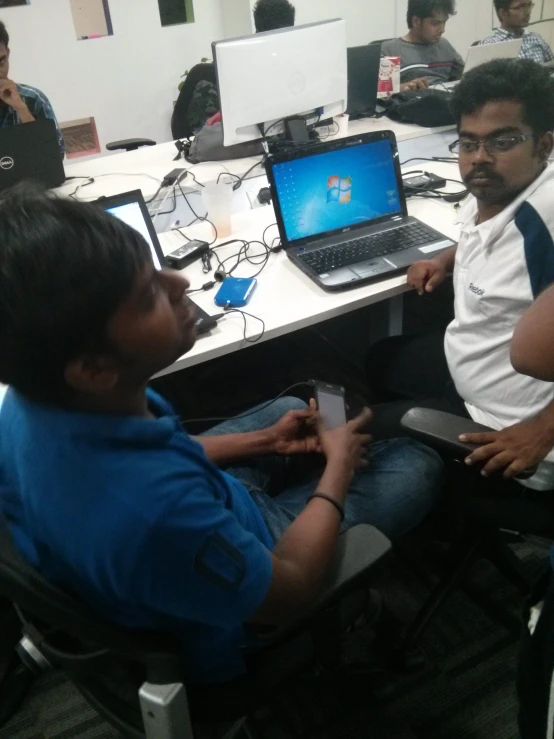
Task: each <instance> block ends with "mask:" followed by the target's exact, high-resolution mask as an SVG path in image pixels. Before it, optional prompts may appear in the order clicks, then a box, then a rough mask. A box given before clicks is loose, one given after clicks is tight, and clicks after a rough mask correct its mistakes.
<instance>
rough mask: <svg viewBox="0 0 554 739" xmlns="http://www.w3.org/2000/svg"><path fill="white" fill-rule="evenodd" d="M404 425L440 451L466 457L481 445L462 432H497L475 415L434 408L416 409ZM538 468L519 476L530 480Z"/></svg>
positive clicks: (404, 420) (410, 411)
mask: <svg viewBox="0 0 554 739" xmlns="http://www.w3.org/2000/svg"><path fill="white" fill-rule="evenodd" d="M400 424H401V426H402V428H403V429H404V431H406V432H407V433H408V434H409V435H410V436H411V437H412V438H414V439H417V440H418V441H421V442H423V443H424V444H426V445H427V446H430V447H433V449H436V450H437V451H439V452H445V453H447V454H449V455H450V456H452V457H454V459H465V458H466V457H467V456H469V455H470V454H471V453H472V452H474V451H475V450H476V449H477V448H478V444H466V443H464V442H462V441H460V439H459V436H460V434H479V433H486V432H489V431H494V429H491V428H490V427H489V426H483V425H482V424H480V423H476V422H475V421H473V420H472V419H471V418H462V416H455V415H453V414H452V413H444V411H436V410H432V409H430V408H412V409H411V410H409V411H408V412H407V413H406V414H405V415H404V416H403V417H402V420H401V422H400ZM536 471H537V467H536V466H535V467H532V468H530V469H528V470H525V472H522V473H521V475H518V478H517V479H518V480H527V479H528V478H530V477H532V476H533V475H534V474H535V473H536Z"/></svg>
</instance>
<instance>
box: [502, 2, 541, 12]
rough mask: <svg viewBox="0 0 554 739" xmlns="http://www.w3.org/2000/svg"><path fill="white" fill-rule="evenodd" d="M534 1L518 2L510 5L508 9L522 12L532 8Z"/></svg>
mask: <svg viewBox="0 0 554 739" xmlns="http://www.w3.org/2000/svg"><path fill="white" fill-rule="evenodd" d="M534 7H535V3H520V4H519V5H512V7H511V8H508V10H514V11H515V12H516V13H523V11H525V10H533V8H534Z"/></svg>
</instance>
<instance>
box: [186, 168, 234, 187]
mask: <svg viewBox="0 0 554 739" xmlns="http://www.w3.org/2000/svg"><path fill="white" fill-rule="evenodd" d="M218 163H219V162H218ZM221 166H223V165H221ZM191 170H192V167H191V168H190V169H187V175H186V176H188V175H189V174H190V176H191V177H192V179H193V180H194V181H195V182H196V184H197V185H198V187H206V185H205V184H204V183H203V182H199V181H198V180H197V179H196V175H195V174H194V172H192V171H191ZM222 174H223V173H222ZM228 174H231V173H230V172H229V171H228ZM186 176H185V179H186ZM180 184H181V183H180V182H179V185H180Z"/></svg>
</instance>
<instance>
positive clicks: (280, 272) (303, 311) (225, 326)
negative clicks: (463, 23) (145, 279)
mask: <svg viewBox="0 0 554 739" xmlns="http://www.w3.org/2000/svg"><path fill="white" fill-rule="evenodd" d="M427 168H429V169H431V170H432V171H433V172H435V173H437V174H441V175H442V176H444V177H448V178H452V179H458V177H459V173H458V168H457V166H456V165H454V164H439V163H436V164H433V165H431V164H429V165H428V167H427ZM407 169H410V167H408V168H407ZM453 189H454V190H455V189H456V185H453ZM408 202H409V212H410V215H414V216H416V217H418V218H420V219H421V220H423V221H424V222H426V223H428V224H429V225H431V226H433V227H434V228H436V229H437V230H439V231H441V232H442V233H444V234H446V235H447V236H449V237H450V238H452V239H454V240H457V239H458V236H459V228H458V226H456V225H455V223H454V221H455V220H456V210H455V208H454V206H453V205H449V204H447V203H445V202H443V201H441V200H423V199H418V198H415V199H412V200H410V201H408ZM274 222H275V216H274V212H273V208H272V207H271V206H268V207H266V208H261V209H257V210H254V211H246V212H242V213H239V214H238V215H235V216H234V217H233V238H240V239H245V240H252V239H259V238H260V237H261V235H262V232H263V229H264V228H265V227H266V226H268V225H269V224H271V223H274ZM208 228H209V227H208V226H207V225H205V224H204V225H201V226H198V227H196V228H194V229H188V235H189V236H194V237H197V238H202V237H204V238H206V239H208V238H209V232H208V231H207V230H204V229H208ZM274 230H275V234H276V235H277V228H275V229H274ZM272 235H273V231H271V232H269V233H268V240H270V238H271V237H272ZM160 241H161V243H162V248H163V249H164V252H165V253H168V252H170V251H173V250H174V249H176V248H177V247H178V246H179V245H180V244H182V243H183V239H182V237H181V236H179V235H178V234H177V233H176V232H173V233H167V234H162V235H161V237H160ZM238 248H239V246H238V245H236V244H235V245H233V246H229V247H224V248H222V249H220V250H218V253H219V255H220V258H222V259H223V258H225V256H230V255H231V254H235V253H236V252H237V251H238ZM255 271H256V268H255V267H253V266H252V265H249V264H248V263H244V264H241V265H240V267H239V269H238V270H237V271H236V272H235V273H234V274H235V276H239V277H240V276H250V275H252V274H253V273H254V272H255ZM184 274H186V276H187V279H189V281H190V283H191V288H193V289H194V288H197V287H201V286H202V285H203V284H204V283H205V282H208V281H209V280H210V279H212V275H213V273H212V275H206V274H203V273H202V269H201V264H200V262H195V263H194V264H192V265H190V266H189V267H187V268H186V269H185V270H184ZM216 289H217V288H213V289H212V290H210V291H209V292H202V293H196V294H194V295H192V296H191V297H192V299H193V300H194V301H195V302H196V303H197V304H198V305H199V306H200V307H202V308H203V309H204V310H205V311H206V312H207V313H209V314H210V315H215V314H217V313H221V312H222V311H221V309H220V308H218V307H217V306H216V305H215V304H214V300H213V298H214V294H215V292H216ZM406 290H407V286H406V276H405V275H404V274H400V275H397V276H393V277H391V278H389V279H387V280H381V281H379V282H375V283H370V284H368V285H363V286H362V287H359V288H356V289H354V290H347V291H343V292H337V293H328V292H325V291H323V290H322V289H321V288H319V287H318V286H317V285H316V284H315V283H314V282H312V281H311V280H310V279H309V278H308V277H306V276H305V275H304V274H303V273H302V272H301V271H300V270H299V269H298V268H297V267H295V266H294V265H293V264H292V262H291V261H290V260H289V259H288V258H287V256H286V254H284V253H283V252H280V253H278V254H274V255H272V256H271V257H270V259H269V262H268V264H267V266H266V267H265V269H264V270H263V272H262V273H261V274H260V275H259V277H258V286H257V288H256V290H255V292H254V293H253V295H252V298H251V299H250V302H249V303H248V306H247V308H246V309H245V310H247V311H248V312H249V313H251V314H252V315H254V316H259V317H260V318H262V319H263V320H264V322H265V333H264V336H263V338H262V339H261V341H268V340H270V339H275V338H277V337H279V336H283V335H284V334H287V333H290V332H292V331H297V330H299V329H302V328H306V327H307V326H312V325H315V324H317V323H320V322H322V321H326V320H328V319H330V318H334V317H336V316H340V315H344V314H347V313H350V312H351V311H355V310H357V309H359V308H363V307H365V306H369V305H372V304H375V303H378V302H381V301H384V300H387V299H389V298H393V297H395V296H399V295H401V294H402V293H403V292H405V291H406ZM260 329H261V324H260V323H259V322H258V321H255V320H253V319H248V322H247V336H251V337H254V336H257V335H258V334H259V333H260ZM243 331H244V322H243V319H242V316H241V315H240V314H237V313H232V314H229V315H227V316H225V317H224V318H222V319H221V320H220V323H219V324H218V326H217V327H216V328H215V329H214V330H213V332H211V334H209V335H206V336H202V337H200V338H199V339H198V341H197V343H196V345H195V346H194V348H193V349H192V350H191V351H190V352H189V353H188V354H186V355H185V356H183V357H181V358H180V359H179V360H177V362H175V363H174V364H173V365H171V366H170V367H168V368H166V369H165V370H163V371H162V372H161V373H160V375H165V374H169V373H171V372H176V371H178V370H181V369H184V368H186V367H192V366H194V365H196V364H200V363H202V362H206V361H208V360H210V359H215V358H217V357H221V356H223V355H225V354H230V353H231V352H234V351H237V350H239V349H244V348H246V347H248V346H251V344H249V343H247V342H245V341H244V339H243Z"/></svg>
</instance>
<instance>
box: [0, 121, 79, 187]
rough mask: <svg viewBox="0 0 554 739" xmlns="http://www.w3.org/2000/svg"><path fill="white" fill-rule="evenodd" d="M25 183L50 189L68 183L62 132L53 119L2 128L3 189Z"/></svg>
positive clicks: (0, 175) (0, 178)
mask: <svg viewBox="0 0 554 739" xmlns="http://www.w3.org/2000/svg"><path fill="white" fill-rule="evenodd" d="M23 180H33V181H35V182H38V183H40V184H42V185H44V187H46V188H48V189H50V188H52V187H59V186H60V185H62V184H63V183H64V182H65V172H64V168H63V158H62V155H61V152H60V147H59V144H58V132H57V131H56V124H55V123H54V121H52V120H50V119H49V118H47V119H45V120H40V121H34V122H33V123H21V124H19V125H18V126H6V127H4V128H0V190H5V189H6V188H7V187H12V185H17V183H18V182H22V181H23Z"/></svg>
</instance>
